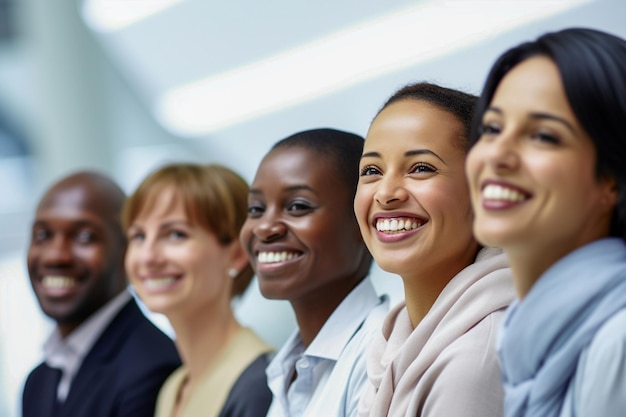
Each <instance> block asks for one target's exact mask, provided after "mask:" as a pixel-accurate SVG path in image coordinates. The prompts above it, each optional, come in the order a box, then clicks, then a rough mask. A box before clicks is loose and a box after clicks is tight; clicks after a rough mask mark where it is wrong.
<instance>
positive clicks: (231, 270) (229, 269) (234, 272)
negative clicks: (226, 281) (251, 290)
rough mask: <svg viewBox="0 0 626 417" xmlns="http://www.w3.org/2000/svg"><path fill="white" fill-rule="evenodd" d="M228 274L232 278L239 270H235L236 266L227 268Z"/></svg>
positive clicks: (235, 276)
mask: <svg viewBox="0 0 626 417" xmlns="http://www.w3.org/2000/svg"><path fill="white" fill-rule="evenodd" d="M227 272H228V276H229V277H231V278H232V279H235V278H237V275H239V271H237V268H228V271H227Z"/></svg>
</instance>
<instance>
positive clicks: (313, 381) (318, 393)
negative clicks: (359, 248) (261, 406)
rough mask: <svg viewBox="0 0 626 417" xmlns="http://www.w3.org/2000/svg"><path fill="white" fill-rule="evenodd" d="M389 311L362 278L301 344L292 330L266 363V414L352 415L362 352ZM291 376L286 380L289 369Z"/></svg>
mask: <svg viewBox="0 0 626 417" xmlns="http://www.w3.org/2000/svg"><path fill="white" fill-rule="evenodd" d="M388 310H389V300H388V298H387V297H386V296H381V297H379V296H378V295H377V294H376V291H375V290H374V287H373V285H372V283H371V281H370V279H369V278H365V279H364V280H363V281H361V283H359V285H357V286H356V287H355V288H354V290H352V292H350V294H348V296H347V297H346V298H345V299H344V300H343V301H342V302H341V304H340V305H339V306H338V307H337V308H336V309H335V311H334V312H333V313H332V314H331V316H330V317H329V318H328V320H327V321H326V323H325V324H324V326H323V327H322V329H321V330H320V332H319V333H318V334H317V336H316V337H315V339H314V340H313V342H311V344H310V345H309V346H308V347H307V348H305V346H304V345H303V343H302V340H301V339H300V333H299V331H298V330H297V329H296V330H295V331H294V333H293V334H292V335H291V336H290V338H289V339H288V340H287V341H286V342H285V344H284V345H283V346H282V347H281V349H280V350H279V351H278V353H277V354H276V356H275V357H274V358H273V359H272V361H271V363H270V364H269V366H268V367H267V371H266V373H267V378H268V384H269V387H270V389H271V391H272V393H273V396H274V399H273V401H272V405H271V406H270V409H269V411H268V414H267V415H268V417H344V416H356V415H357V405H358V402H359V396H360V393H361V390H362V388H363V387H364V385H365V383H366V381H367V374H366V360H367V357H366V355H365V352H366V350H367V348H368V347H369V345H370V341H371V339H372V336H373V335H374V333H375V332H380V331H381V327H382V322H383V320H384V318H385V315H386V314H387V311H388ZM294 369H297V378H296V380H295V381H293V382H292V383H291V384H289V382H290V381H291V378H292V375H293V370H294Z"/></svg>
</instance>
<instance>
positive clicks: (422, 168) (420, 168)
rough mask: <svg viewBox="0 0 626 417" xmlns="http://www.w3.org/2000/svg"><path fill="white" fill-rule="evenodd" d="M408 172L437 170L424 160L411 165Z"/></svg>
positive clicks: (426, 172) (428, 172) (419, 172)
mask: <svg viewBox="0 0 626 417" xmlns="http://www.w3.org/2000/svg"><path fill="white" fill-rule="evenodd" d="M409 172H410V173H411V174H430V173H432V172H437V168H435V167H434V166H432V165H431V164H427V163H426V162H418V163H417V164H415V165H413V166H412V167H411V169H410V171H409Z"/></svg>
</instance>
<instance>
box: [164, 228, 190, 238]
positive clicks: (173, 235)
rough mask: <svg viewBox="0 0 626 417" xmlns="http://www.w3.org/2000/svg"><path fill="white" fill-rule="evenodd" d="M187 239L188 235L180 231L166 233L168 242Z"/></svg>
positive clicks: (172, 230)
mask: <svg viewBox="0 0 626 417" xmlns="http://www.w3.org/2000/svg"><path fill="white" fill-rule="evenodd" d="M187 237H189V234H188V233H187V232H185V231H183V230H180V229H171V230H169V231H168V232H167V238H168V239H169V240H185V239H187Z"/></svg>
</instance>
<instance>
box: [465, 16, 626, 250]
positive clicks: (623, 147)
mask: <svg viewBox="0 0 626 417" xmlns="http://www.w3.org/2000/svg"><path fill="white" fill-rule="evenodd" d="M538 55H541V56H546V57H548V58H550V59H551V60H552V61H553V62H554V63H555V64H556V66H557V68H558V70H559V73H560V76H561V81H562V83H563V88H564V89H565V95H566V96H567V101H568V102H569V104H570V106H571V108H572V110H573V112H574V114H575V115H576V118H577V119H578V121H579V122H580V124H581V125H582V127H583V129H584V130H585V132H586V133H587V134H588V135H589V137H591V140H592V141H593V143H594V145H595V148H596V174H597V176H598V178H603V177H608V178H614V179H615V181H616V183H617V186H618V192H619V199H618V203H617V207H616V211H615V213H614V215H613V219H612V225H611V235H613V236H620V237H622V238H624V237H626V163H625V161H626V41H625V40H624V39H621V38H619V37H617V36H614V35H611V34H609V33H606V32H601V31H598V30H595V29H586V28H570V29H564V30H561V31H558V32H551V33H547V34H544V35H542V36H540V37H539V38H538V39H537V40H535V41H532V42H525V43H522V44H520V45H518V46H516V47H513V48H511V49H509V50H508V51H506V52H505V53H504V54H502V55H501V56H500V57H499V58H498V59H497V61H496V62H495V64H494V65H493V67H492V68H491V70H490V72H489V75H488V76H487V81H486V82H485V86H484V88H483V91H482V94H481V96H480V99H479V101H478V106H477V108H476V113H475V116H474V121H473V125H472V130H471V133H470V143H471V144H472V145H473V144H474V143H476V141H477V140H478V139H479V137H480V129H479V127H480V124H481V120H482V117H483V114H484V112H485V110H486V109H487V107H488V106H489V104H490V103H491V100H492V98H493V95H494V94H495V91H496V89H497V88H498V85H499V84H500V81H502V78H504V76H505V75H506V74H507V73H508V72H509V71H510V70H511V69H512V68H513V67H515V66H516V65H518V64H519V63H521V62H522V61H525V60H526V59H528V58H530V57H533V56H538Z"/></svg>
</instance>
